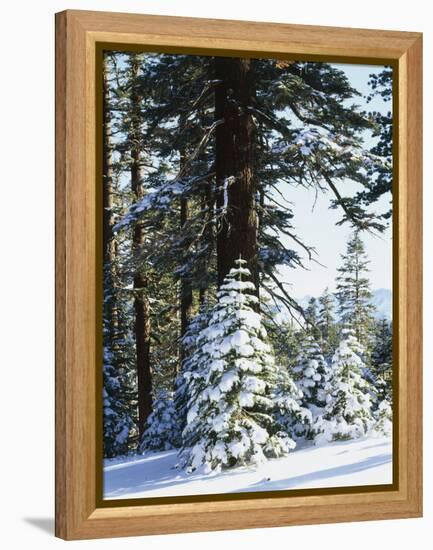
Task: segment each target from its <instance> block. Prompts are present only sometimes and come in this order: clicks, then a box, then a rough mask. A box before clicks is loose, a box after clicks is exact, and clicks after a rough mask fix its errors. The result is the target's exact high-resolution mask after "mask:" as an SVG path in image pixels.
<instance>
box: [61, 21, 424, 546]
mask: <svg viewBox="0 0 433 550" xmlns="http://www.w3.org/2000/svg"><path fill="white" fill-rule="evenodd" d="M234 36H235V37H236V38H233V37H234ZM101 42H104V43H110V44H113V43H114V44H119V45H120V44H121V45H122V46H123V47H124V46H125V45H127V44H128V45H131V46H133V45H136V46H137V45H141V47H143V46H148V47H149V48H154V49H155V48H156V49H158V48H161V49H162V48H167V47H168V48H175V49H177V51H182V49H183V50H185V51H191V52H192V51H197V52H200V51H207V52H209V51H210V50H212V51H214V52H215V53H218V54H220V55H224V54H226V55H230V54H233V53H237V54H239V53H240V52H244V53H245V54H246V55H251V56H260V55H261V56H269V57H271V56H272V57H278V56H282V57H288V56H290V55H296V57H297V58H299V59H302V58H308V59H311V60H314V59H323V58H326V59H327V60H332V61H345V62H358V63H360V62H363V63H369V62H370V63H376V64H380V63H386V64H389V65H392V66H393V67H394V68H396V69H397V71H396V72H397V74H398V78H397V82H396V83H395V85H394V96H395V103H394V105H395V106H396V107H397V109H398V113H397V117H398V118H397V120H398V131H397V132H396V134H397V135H396V136H395V137H396V138H397V139H396V140H395V146H394V155H395V159H396V164H395V172H394V173H395V174H396V175H397V179H398V193H397V197H396V198H397V200H396V201H395V203H394V204H395V209H397V216H398V220H399V223H398V225H397V226H395V229H394V238H395V239H397V240H398V247H395V248H394V250H396V249H398V254H397V257H396V258H395V259H394V260H395V261H394V269H395V270H396V273H397V280H398V300H395V301H394V313H395V314H396V318H397V319H398V334H397V338H396V342H397V347H398V349H397V354H398V358H399V368H398V388H399V391H398V403H397V411H398V418H399V422H398V456H397V457H396V459H397V460H398V464H399V468H398V480H397V483H396V484H395V489H394V488H392V490H390V491H386V492H385V491H382V492H374V491H359V492H354V493H347V492H344V493H340V494H322V495H308V496H302V495H301V496H299V495H296V496H295V495H294V496H289V497H287V496H281V497H278V498H266V497H263V498H251V499H242V500H229V501H228V500H225V501H210V500H209V501H206V502H179V503H169V504H150V505H146V506H116V507H114V506H113V507H101V506H98V499H97V495H96V484H95V479H94V478H95V457H96V439H95V433H96V427H97V426H96V425H97V420H96V419H97V414H96V412H97V411H96V402H95V390H96V387H97V378H96V374H95V371H96V359H97V350H96V343H97V337H96V332H95V327H96V325H97V322H98V317H99V314H98V312H97V310H96V307H95V305H96V300H95V297H96V294H97V286H98V285H97V284H96V277H97V273H96V263H95V257H96V256H97V254H96V242H97V234H96V233H97V232H96V227H95V226H96V224H95V205H96V203H97V202H96V201H97V199H98V192H97V189H96V186H95V173H96V172H95V170H96V165H95V162H96V161H95V159H96V143H95V135H96V134H95V128H96V113H95V101H94V98H95V85H96V83H95V51H96V47H97V44H98V43H101ZM421 363H422V35H421V34H420V33H406V32H394V31H375V30H364V29H344V28H333V27H311V26H303V25H286V24H274V23H255V22H254V23H253V22H241V21H225V20H210V19H192V18H182V17H162V16H148V15H134V14H121V13H107V12H90V11H75V10H72V11H69V10H68V11H64V12H61V13H58V14H56V530H55V533H56V536H58V537H60V538H63V539H66V540H73V539H84V538H101V537H116V536H129V535H146V534H159V533H180V532H193V531H211V530H223V529H240V528H251V527H255V528H257V527H270V526H282V525H295V524H297V525H300V524H313V523H328V522H341V521H360V520H377V519H390V518H406V517H419V516H421V515H422V371H421Z"/></svg>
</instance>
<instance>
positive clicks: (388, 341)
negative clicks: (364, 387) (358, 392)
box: [371, 318, 392, 402]
mask: <svg viewBox="0 0 433 550" xmlns="http://www.w3.org/2000/svg"><path fill="white" fill-rule="evenodd" d="M371 373H372V376H373V380H374V385H375V388H376V391H377V398H378V401H379V402H381V401H382V400H383V399H388V401H390V402H392V325H391V323H390V322H389V321H388V320H387V319H385V318H382V319H378V320H377V321H376V322H375V331H374V344H373V350H372V353H371Z"/></svg>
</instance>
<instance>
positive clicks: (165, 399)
mask: <svg viewBox="0 0 433 550" xmlns="http://www.w3.org/2000/svg"><path fill="white" fill-rule="evenodd" d="M180 444H181V433H180V429H179V422H178V418H177V414H176V409H175V406H174V402H173V395H172V394H171V393H169V392H165V391H161V392H160V393H159V394H158V396H157V397H156V399H155V400H154V402H153V410H152V413H151V414H150V415H149V417H148V419H147V421H146V426H145V430H144V433H143V437H142V440H141V445H140V451H141V452H142V453H144V452H146V451H168V450H170V449H173V448H177V447H180Z"/></svg>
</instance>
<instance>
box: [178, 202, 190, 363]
mask: <svg viewBox="0 0 433 550" xmlns="http://www.w3.org/2000/svg"><path fill="white" fill-rule="evenodd" d="M188 218H189V208H188V199H187V198H184V197H182V198H181V199H180V228H181V231H183V230H184V229H185V228H186V224H187V222H188ZM191 310H192V287H191V280H190V276H189V274H188V273H187V274H186V275H184V276H182V278H181V280H180V336H181V338H182V337H183V336H184V335H185V332H186V329H187V328H188V323H189V319H190V317H191ZM181 350H182V346H181ZM182 359H183V353H182V351H181V360H182Z"/></svg>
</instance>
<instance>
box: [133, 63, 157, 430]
mask: <svg viewBox="0 0 433 550" xmlns="http://www.w3.org/2000/svg"><path fill="white" fill-rule="evenodd" d="M131 71H132V75H131V81H132V92H131V110H132V113H131V115H132V116H131V133H130V136H129V140H130V144H131V190H132V192H133V194H134V198H135V200H137V201H138V200H140V199H141V198H142V197H143V195H144V188H143V179H142V174H141V161H142V153H141V141H142V140H141V128H140V122H141V116H140V97H139V93H138V85H137V82H136V77H137V76H138V73H139V60H138V59H136V60H135V62H134V63H133V64H132V67H131ZM143 244H144V228H143V224H142V223H140V222H138V223H137V224H136V226H135V228H134V234H133V245H132V246H133V253H134V256H135V259H136V273H135V276H134V295H135V298H134V311H135V346H136V365H137V390H138V432H139V437H140V439H141V437H142V435H143V432H144V427H145V424H146V420H147V418H148V416H149V415H150V413H151V412H152V369H151V363H150V328H151V327H150V311H149V300H148V279H147V277H146V274H145V273H144V271H143V268H142V267H141V266H140V260H139V255H140V251H141V249H142V247H143Z"/></svg>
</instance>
